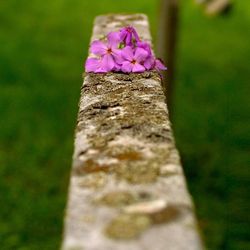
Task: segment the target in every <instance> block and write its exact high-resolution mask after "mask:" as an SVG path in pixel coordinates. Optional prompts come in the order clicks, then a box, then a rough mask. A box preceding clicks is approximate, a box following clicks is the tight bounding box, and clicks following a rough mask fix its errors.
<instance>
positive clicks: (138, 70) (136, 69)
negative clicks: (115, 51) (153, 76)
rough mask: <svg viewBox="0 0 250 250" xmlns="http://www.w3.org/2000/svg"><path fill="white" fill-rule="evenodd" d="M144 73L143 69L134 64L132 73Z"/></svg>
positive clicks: (139, 65)
mask: <svg viewBox="0 0 250 250" xmlns="http://www.w3.org/2000/svg"><path fill="white" fill-rule="evenodd" d="M143 71H145V68H144V67H143V66H142V65H141V64H139V63H135V64H134V66H133V68H132V72H143Z"/></svg>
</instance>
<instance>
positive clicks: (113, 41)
mask: <svg viewBox="0 0 250 250" xmlns="http://www.w3.org/2000/svg"><path fill="white" fill-rule="evenodd" d="M120 41H121V40H120V35H119V33H118V32H110V33H109V34H108V36H107V42H102V41H99V40H96V41H93V42H92V44H91V46H90V52H91V53H93V54H94V55H95V56H98V57H99V58H88V59H87V61H86V71H87V72H96V73H98V72H108V71H112V70H117V69H119V65H118V62H120V61H121V56H120V52H121V50H119V49H118V45H119V43H120Z"/></svg>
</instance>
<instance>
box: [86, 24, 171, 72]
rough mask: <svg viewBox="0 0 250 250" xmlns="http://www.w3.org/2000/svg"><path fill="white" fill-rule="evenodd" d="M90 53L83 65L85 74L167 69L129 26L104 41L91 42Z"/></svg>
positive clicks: (147, 44) (148, 45)
mask: <svg viewBox="0 0 250 250" xmlns="http://www.w3.org/2000/svg"><path fill="white" fill-rule="evenodd" d="M124 46H125V47H124ZM90 52H91V56H90V57H89V58H88V59H87V60H86V63H85V70H86V72H95V73H106V72H111V71H113V72H114V71H122V72H124V73H129V72H144V71H145V70H152V69H156V70H158V71H160V70H166V69H167V68H166V67H165V66H164V64H163V62H162V61H161V60H160V59H156V58H155V56H154V54H153V52H152V50H151V46H150V44H149V43H148V42H144V41H141V40H140V38H139V36H138V34H137V32H136V30H135V29H134V28H133V27H131V26H128V27H124V28H122V29H121V30H120V31H118V32H110V33H109V34H108V35H107V36H106V40H104V41H101V40H95V41H93V42H92V43H91V46H90Z"/></svg>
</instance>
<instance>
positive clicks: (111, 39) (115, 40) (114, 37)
mask: <svg viewBox="0 0 250 250" xmlns="http://www.w3.org/2000/svg"><path fill="white" fill-rule="evenodd" d="M107 39H108V43H109V45H110V46H111V47H114V48H117V47H118V45H119V43H120V42H121V37H120V33H119V32H109V33H108V35H107Z"/></svg>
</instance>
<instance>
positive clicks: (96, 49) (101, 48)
mask: <svg viewBox="0 0 250 250" xmlns="http://www.w3.org/2000/svg"><path fill="white" fill-rule="evenodd" d="M90 51H91V52H92V53H93V54H95V55H98V56H103V55H105V54H106V51H107V45H106V44H105V43H104V42H101V41H99V40H95V41H93V42H92V43H91V45H90Z"/></svg>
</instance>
